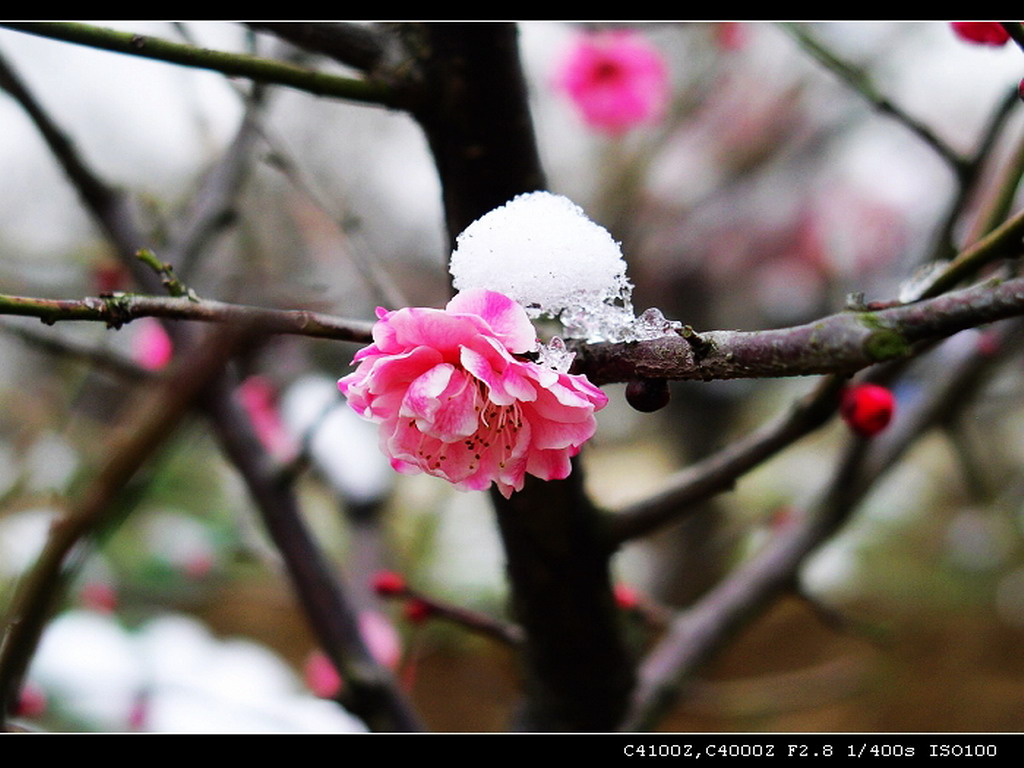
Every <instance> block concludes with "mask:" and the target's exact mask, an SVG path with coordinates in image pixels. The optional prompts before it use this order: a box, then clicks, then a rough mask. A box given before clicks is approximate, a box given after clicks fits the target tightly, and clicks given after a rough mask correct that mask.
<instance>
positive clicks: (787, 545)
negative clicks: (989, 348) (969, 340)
mask: <svg viewBox="0 0 1024 768" xmlns="http://www.w3.org/2000/svg"><path fill="white" fill-rule="evenodd" d="M1016 330H1017V329H1016V327H1014V328H1009V329H1006V333H1007V334H1009V333H1012V332H1015V331H1016ZM996 362H998V361H997V359H996V358H994V357H993V356H991V355H985V354H984V353H982V352H980V351H978V350H977V349H972V350H969V351H966V352H964V353H963V354H962V356H961V358H960V359H959V360H958V361H957V362H956V363H954V364H952V365H949V366H947V373H946V376H945V377H944V378H943V383H942V385H941V386H940V387H938V388H937V389H936V390H934V391H933V392H931V393H930V395H929V396H928V397H925V398H922V399H921V400H920V401H918V402H917V403H916V404H915V405H914V406H913V407H912V410H910V411H909V412H908V413H906V414H905V415H904V417H903V418H901V420H900V421H899V422H898V423H897V424H896V425H893V428H892V429H891V430H890V431H888V432H887V433H886V434H885V435H884V437H881V439H878V438H873V439H864V438H852V439H851V441H850V442H849V443H848V444H847V446H846V448H845V450H844V454H843V457H842V459H841V461H840V463H839V465H838V467H837V469H836V471H835V473H834V475H833V478H832V480H831V481H830V482H829V484H828V485H827V486H826V488H825V490H824V491H823V492H822V494H821V495H820V497H819V499H818V500H817V501H816V502H815V503H813V504H812V505H811V506H810V507H809V509H808V510H807V511H806V512H805V513H804V514H803V515H802V516H800V517H798V518H797V519H795V520H794V521H793V522H792V523H790V524H789V525H788V526H786V527H785V528H783V529H782V530H780V531H779V532H778V533H777V535H776V537H775V538H774V540H773V541H772V542H770V543H769V544H768V545H767V546H766V547H765V548H764V549H763V550H762V551H761V552H760V553H758V554H757V555H755V556H754V557H753V558H752V559H751V560H750V561H748V562H747V563H745V564H743V565H742V566H740V567H739V568H738V569H737V570H735V571H733V572H732V573H731V574H730V575H729V577H728V578H726V579H725V580H724V581H723V582H721V583H720V584H719V585H718V586H717V587H715V588H713V589H712V590H710V591H709V592H708V593H707V594H706V595H705V596H704V597H703V598H701V600H700V601H699V602H698V603H696V604H695V605H694V606H693V607H692V608H690V609H688V610H686V611H685V612H682V613H680V614H679V615H678V617H677V618H676V619H675V620H674V621H673V622H672V625H671V627H670V629H669V631H668V632H667V633H666V635H665V637H664V639H663V640H662V641H661V642H660V643H659V644H658V645H657V646H656V647H655V649H654V650H653V651H652V652H651V654H649V655H648V657H647V658H646V659H645V660H644V662H643V663H642V664H641V667H640V670H639V679H640V682H639V684H638V686H637V688H636V691H635V692H634V696H633V701H632V704H631V708H630V713H629V715H628V716H627V718H626V719H625V720H624V722H623V725H622V730H626V731H633V730H644V729H647V728H649V727H651V726H652V725H653V724H654V723H655V722H656V721H657V719H658V718H659V717H661V716H662V715H663V714H664V713H665V712H666V711H667V709H668V708H669V707H670V706H671V705H672V703H673V702H674V701H675V700H676V698H677V696H678V695H679V694H680V693H681V692H682V690H683V689H684V687H685V686H686V685H687V684H688V682H689V681H690V680H691V679H692V677H693V674H694V672H695V671H696V670H697V669H698V668H700V667H701V666H702V665H703V664H704V663H706V662H707V661H708V660H709V659H710V658H711V656H712V655H713V654H714V653H715V651H716V650H717V649H718V648H720V647H721V645H722V642H723V640H724V639H725V638H727V637H729V636H731V635H732V634H734V633H735V632H736V631H738V630H739V629H740V628H741V627H742V626H743V625H745V624H746V623H747V622H748V621H750V620H751V619H753V618H754V617H755V616H757V615H760V614H761V613H762V612H763V611H764V610H765V608H766V607H767V606H768V605H770V604H771V602H772V601H773V600H774V599H775V598H777V597H778V596H780V595H781V594H783V593H784V592H785V591H787V590H788V589H790V588H791V587H792V586H793V584H794V580H795V578H796V575H797V572H798V569H799V567H800V566H801V564H802V563H803V562H804V560H805V559H806V558H807V556H808V555H809V554H810V553H811V552H812V551H814V549H815V548H816V547H817V546H818V545H819V544H821V543H822V542H824V541H825V540H826V539H827V538H829V537H830V536H832V535H833V534H834V533H835V532H836V531H837V530H838V529H839V528H840V526H842V524H843V523H844V522H845V521H846V520H847V519H848V518H849V516H850V515H851V514H852V513H853V511H854V510H855V508H856V506H857V505H858V504H859V503H860V501H861V500H862V499H863V497H864V495H865V494H866V493H867V492H868V490H870V488H872V487H873V485H874V484H875V483H876V482H877V481H878V479H879V478H880V477H881V476H882V475H883V474H884V473H886V472H887V471H889V470H890V469H891V468H892V467H894V466H896V464H897V463H898V462H899V460H900V459H901V458H902V456H903V455H904V454H905V453H906V451H907V450H908V449H909V448H910V446H912V445H913V444H914V442H915V441H916V440H917V439H918V438H919V437H920V436H921V435H922V434H924V433H925V432H926V431H927V430H929V429H930V428H932V427H933V426H935V425H936V424H939V423H941V422H942V421H943V420H944V419H945V418H948V415H949V414H950V413H951V412H953V411H956V410H959V409H962V408H964V407H965V406H966V405H967V404H968V403H970V402H971V401H972V399H973V396H974V395H976V394H977V392H978V391H979V388H980V385H981V384H982V383H983V382H984V381H986V380H987V377H988V376H989V375H990V374H991V371H992V370H993V367H994V364H995V363H996Z"/></svg>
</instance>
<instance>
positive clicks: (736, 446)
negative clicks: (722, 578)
mask: <svg viewBox="0 0 1024 768" xmlns="http://www.w3.org/2000/svg"><path fill="white" fill-rule="evenodd" d="M844 383H845V382H844V380H843V379H842V378H840V377H829V378H828V379H826V380H824V381H823V382H822V383H821V384H820V385H819V386H818V387H817V388H816V389H815V390H814V391H813V392H812V393H811V394H810V395H808V396H807V397H805V398H804V399H803V400H802V401H800V402H798V403H796V404H795V405H794V406H792V407H791V408H790V410H789V411H788V412H787V413H785V414H783V415H782V416H781V417H780V418H778V419H776V420H775V421H773V422H771V423H770V424H767V425H765V426H763V427H761V429H759V430H757V431H756V432H754V433H753V434H751V435H749V436H747V437H744V438H742V439H740V440H737V441H735V442H733V443H731V444H729V445H727V446H726V447H725V448H723V449H722V450H720V451H719V452H718V453H716V454H714V455H712V456H709V457H708V458H706V459H704V460H703V461H700V462H697V463H696V464H693V465H691V466H689V467H686V468H685V469H682V470H680V471H679V472H677V473H676V474H675V475H673V476H672V477H671V478H669V480H668V481H667V483H666V485H665V487H664V488H663V489H662V490H661V491H659V492H658V493H656V494H654V495H653V496H650V497H649V498H646V499H643V500H642V501H639V502H637V503H635V504H632V505H630V506H629V507H626V508H624V509H621V510H619V511H618V512H617V513H616V514H614V515H613V516H612V517H611V518H610V519H609V521H608V526H607V529H608V537H609V546H611V547H615V546H618V545H620V544H622V543H623V542H625V541H627V540H629V539H634V538H637V537H639V536H643V535H645V534H648V533H651V532H653V531H654V530H656V529H657V528H659V527H660V526H662V525H663V524H664V523H666V522H668V521H671V520H678V519H681V518H682V517H683V516H684V515H685V514H686V512H687V510H688V509H694V508H695V507H694V505H696V504H697V503H698V502H701V501H704V500H705V499H707V498H709V497H710V496H712V495H714V494H716V493H719V492H721V491H725V490H728V489H730V488H731V487H732V486H733V484H734V483H735V482H736V480H737V479H739V478H740V477H741V476H742V475H743V474H745V473H746V472H748V471H750V470H751V469H753V468H754V467H756V466H757V465H758V464H760V463H762V462H764V461H766V460H767V459H769V458H771V457H772V456H774V455H775V454H776V453H778V452H779V451H780V450H782V449H784V448H786V447H788V446H790V445H792V444H793V443H794V442H796V440H798V439H799V438H801V437H803V436H804V435H806V434H809V433H810V432H812V431H813V430H815V429H817V428H818V427H819V426H821V425H822V424H824V423H825V422H826V421H828V419H829V418H830V417H831V416H832V414H833V413H835V410H836V408H837V406H838V404H839V393H840V392H841V391H842V388H843V386H844Z"/></svg>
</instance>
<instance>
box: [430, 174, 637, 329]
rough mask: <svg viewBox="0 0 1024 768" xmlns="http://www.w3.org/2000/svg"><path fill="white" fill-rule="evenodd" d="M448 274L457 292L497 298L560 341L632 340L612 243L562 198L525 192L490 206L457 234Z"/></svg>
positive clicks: (622, 269) (627, 299) (621, 265)
mask: <svg viewBox="0 0 1024 768" xmlns="http://www.w3.org/2000/svg"><path fill="white" fill-rule="evenodd" d="M450 268H451V273H452V276H453V278H454V281H453V282H454V285H455V288H456V289H457V290H459V291H466V290H470V289H473V288H484V289H487V290H492V291H498V292H500V293H503V294H505V295H506V296H509V297H510V298H512V299H514V300H515V301H517V302H518V303H519V304H521V305H522V306H523V307H525V308H526V311H527V313H528V314H529V315H530V317H532V318H538V317H542V316H550V317H553V318H557V319H558V320H560V321H561V323H562V325H563V326H564V327H565V333H564V334H563V335H564V336H566V337H567V338H582V339H585V340H587V341H590V342H596V341H630V340H633V339H635V338H636V335H635V329H634V323H635V321H636V318H634V316H633V305H632V300H631V297H632V293H633V285H632V284H631V283H630V282H629V279H628V278H627V277H626V262H625V261H624V260H623V258H622V251H621V250H620V248H619V244H618V243H616V242H615V240H613V239H612V236H611V235H610V234H609V233H608V230H606V229H605V228H604V227H601V226H600V225H598V224H595V223H594V222H593V221H591V220H590V219H588V218H587V216H586V214H585V213H584V212H583V210H582V209H581V208H580V207H579V206H578V205H576V204H575V203H573V202H572V201H571V200H569V199H568V198H565V197H562V196H560V195H553V194H551V193H549V192H531V193H529V194H525V195H519V196H518V197H516V198H514V199H513V200H511V201H509V202H508V203H506V204H505V205H503V206H501V207H500V208H495V209H494V210H493V211H491V212H489V213H487V214H486V215H484V216H482V217H481V218H479V219H477V220H476V221H474V222H473V223H472V224H470V225H469V226H468V227H466V229H465V231H464V232H463V233H462V234H461V235H459V237H458V240H457V243H456V248H455V251H454V253H452V258H451V266H450Z"/></svg>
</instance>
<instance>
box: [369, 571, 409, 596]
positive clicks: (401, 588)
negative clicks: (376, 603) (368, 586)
mask: <svg viewBox="0 0 1024 768" xmlns="http://www.w3.org/2000/svg"><path fill="white" fill-rule="evenodd" d="M372 584H373V591H374V592H376V593H377V594H378V595H380V596H381V597H397V596H398V595H403V594H405V590H406V586H405V579H403V578H402V577H401V576H400V575H398V574H397V573H395V572H394V571H380V572H379V573H377V574H375V575H374V577H373V581H372Z"/></svg>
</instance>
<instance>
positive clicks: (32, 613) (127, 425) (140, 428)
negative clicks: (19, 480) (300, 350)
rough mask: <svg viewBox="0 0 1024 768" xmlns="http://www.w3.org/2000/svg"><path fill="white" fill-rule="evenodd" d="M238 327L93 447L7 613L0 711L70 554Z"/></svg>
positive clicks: (180, 413) (216, 367) (14, 689)
mask: <svg viewBox="0 0 1024 768" xmlns="http://www.w3.org/2000/svg"><path fill="white" fill-rule="evenodd" d="M243 336H244V334H242V333H240V329H239V328H226V329H224V330H223V331H221V332H220V333H218V334H213V335H211V336H210V338H209V340H208V341H207V342H206V343H205V344H204V345H203V346H201V347H200V348H199V349H197V350H195V351H194V352H193V354H192V355H191V356H190V359H189V361H188V364H186V365H181V366H179V367H178V368H177V369H176V370H175V372H174V373H173V374H172V375H171V377H170V378H168V379H167V380H165V382H164V384H163V385H162V386H160V387H158V388H157V389H155V390H153V391H152V392H151V393H150V395H149V396H148V397H147V398H145V400H144V401H143V402H142V403H141V404H140V406H141V407H139V408H138V409H137V410H136V411H134V412H133V413H131V414H129V416H128V418H126V419H125V420H124V421H123V422H122V425H121V426H122V428H121V429H120V430H119V431H118V432H116V433H115V435H114V438H113V439H112V441H111V444H110V445H109V446H108V447H107V448H106V449H105V450H103V451H100V452H97V454H96V455H100V456H104V457H106V458H105V461H104V462H103V466H102V467H101V468H100V470H99V471H98V472H97V473H96V475H95V477H94V478H93V479H92V480H91V482H90V483H89V484H88V485H87V486H86V487H85V488H84V489H83V490H81V491H80V492H77V493H76V494H75V496H74V499H73V501H72V506H71V507H70V509H69V510H68V511H67V512H66V513H65V514H63V515H62V516H61V517H60V518H59V519H58V520H57V522H55V523H54V525H53V526H52V527H51V530H50V536H49V539H48V540H47V543H46V545H45V547H44V549H43V552H42V554H41V555H40V557H39V559H38V560H37V562H36V564H35V565H34V566H33V568H32V569H31V570H30V572H29V573H28V574H27V575H26V577H25V578H24V579H23V581H22V582H21V585H20V587H19V590H18V592H17V593H16V594H15V596H14V599H13V600H12V602H11V605H10V609H9V611H8V613H7V615H6V616H5V618H4V622H3V627H4V635H3V641H2V642H0V719H2V718H3V716H4V715H5V714H7V713H10V712H12V711H13V709H14V706H15V704H16V701H17V696H18V692H19V690H20V689H21V683H22V679H23V677H24V674H25V671H26V670H27V668H28V664H29V661H30V660H31V658H32V655H33V653H34V652H35V648H36V645H37V643H38V641H39V637H40V635H41V634H42V631H43V627H44V626H45V623H46V620H47V619H48V618H49V616H50V613H51V611H52V609H53V607H54V606H55V605H56V603H57V602H58V598H59V597H60V595H61V593H62V589H61V587H62V584H63V577H64V574H65V570H66V568H67V566H68V559H69V558H70V557H71V555H72V553H73V552H74V550H75V549H76V547H78V546H79V545H80V544H81V543H83V542H84V541H85V540H86V539H88V537H90V536H92V535H95V534H96V533H97V532H98V531H99V530H100V529H101V528H102V527H104V526H105V525H106V524H107V523H109V522H110V520H111V516H112V515H113V514H115V513H116V511H117V509H118V505H117V503H116V502H117V500H118V498H119V497H120V495H121V493H122V492H123V490H124V488H125V486H126V485H127V484H128V483H129V481H130V480H131V479H132V477H133V476H134V475H135V474H136V473H137V472H138V471H139V469H140V468H141V467H142V465H143V464H144V463H145V462H146V461H147V459H148V458H149V457H150V456H152V455H153V453H155V452H156V451H157V450H158V449H159V448H160V446H161V445H163V444H164V443H165V442H166V441H167V439H168V438H169V437H170V436H171V435H172V434H173V433H174V427H176V426H177V425H178V423H179V422H180V421H181V419H182V418H183V417H184V416H185V414H186V413H187V412H188V410H189V409H190V408H191V407H192V405H193V403H194V401H195V400H196V398H197V397H199V396H200V394H201V392H202V391H203V389H204V388H205V387H207V386H209V385H210V383H211V381H213V380H214V379H215V378H216V377H217V376H218V375H219V374H220V371H221V369H222V368H223V366H224V364H225V362H226V361H227V360H229V359H230V357H231V349H232V348H233V347H234V346H235V345H237V344H238V343H239V342H240V341H241V340H242V338H243Z"/></svg>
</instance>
